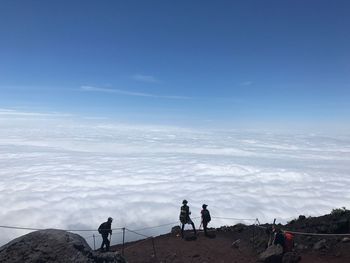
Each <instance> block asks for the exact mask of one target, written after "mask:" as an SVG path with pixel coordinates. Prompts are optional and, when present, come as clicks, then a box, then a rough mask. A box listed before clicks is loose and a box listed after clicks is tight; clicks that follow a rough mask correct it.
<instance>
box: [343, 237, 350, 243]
mask: <svg viewBox="0 0 350 263" xmlns="http://www.w3.org/2000/svg"><path fill="white" fill-rule="evenodd" d="M341 242H343V243H349V242H350V237H344V238H343V239H342V240H341Z"/></svg>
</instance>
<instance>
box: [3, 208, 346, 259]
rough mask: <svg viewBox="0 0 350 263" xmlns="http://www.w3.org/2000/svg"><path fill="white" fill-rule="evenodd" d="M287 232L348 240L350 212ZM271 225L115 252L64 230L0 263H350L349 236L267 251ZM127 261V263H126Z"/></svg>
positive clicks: (20, 242) (7, 250)
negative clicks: (285, 250)
mask: <svg viewBox="0 0 350 263" xmlns="http://www.w3.org/2000/svg"><path fill="white" fill-rule="evenodd" d="M277 226H278V227H280V228H281V229H283V230H287V231H288V230H289V231H298V232H305V233H318V234H349V233H350V211H348V210H345V209H337V210H333V212H332V213H331V214H329V215H325V216H321V217H309V218H306V217H304V216H299V217H298V218H297V219H295V220H292V221H291V222H290V223H288V224H287V225H277ZM270 228H271V225H268V224H264V225H260V226H253V225H251V226H245V225H242V224H238V225H235V226H224V227H220V228H217V229H210V233H211V237H210V238H208V237H205V236H204V235H203V232H199V233H198V235H197V236H196V237H195V238H194V236H193V234H192V232H191V231H188V232H186V236H185V238H184V239H182V238H181V237H180V235H179V227H175V228H173V229H172V232H171V233H169V234H166V235H161V236H158V237H155V238H153V239H144V240H139V241H137V242H130V243H127V244H125V246H124V257H122V256H121V255H120V253H122V251H123V248H122V246H121V245H117V246H113V247H112V248H111V250H112V252H108V253H101V252H99V251H92V250H91V248H90V247H89V246H88V244H87V243H86V241H85V240H84V239H83V238H82V237H81V236H79V235H77V234H72V233H69V232H66V231H63V230H43V231H35V232H32V233H29V234H27V235H24V236H22V237H19V238H17V239H15V240H13V241H11V242H9V243H8V244H6V245H4V246H2V247H0V262H4V263H14V262H33V263H34V262H35V263H44V262H65V263H68V262H88V263H92V262H100V263H104V262H106V263H107V262H111V263H112V262H115V263H121V262H126V260H127V262H131V263H133V262H136V263H137V262H145V263H151V262H152V263H153V262H158V263H160V262H162V263H169V262H174V263H175V262H178V263H180V262H183V263H186V262H202V263H204V262H207V263H209V262H214V263H221V262H230V263H234V262H237V263H239V262H244V263H249V262H270V263H274V262H276V263H281V262H282V263H293V262H305V263H312V262H317V263H326V262H335V263H346V262H350V235H348V236H346V235H344V236H328V235H324V236H322V235H320V236H314V235H299V234H295V238H294V241H295V246H294V249H293V252H290V253H284V254H283V251H282V249H281V248H280V247H277V246H272V247H269V248H268V249H266V246H267V242H268V238H269V235H268V232H269V231H268V230H269V229H270ZM124 258H126V260H125V259H124Z"/></svg>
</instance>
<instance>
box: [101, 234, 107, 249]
mask: <svg viewBox="0 0 350 263" xmlns="http://www.w3.org/2000/svg"><path fill="white" fill-rule="evenodd" d="M107 244H108V236H106V235H102V245H101V250H102V249H103V246H104V245H106V248H107Z"/></svg>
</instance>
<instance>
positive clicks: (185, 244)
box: [112, 225, 350, 263]
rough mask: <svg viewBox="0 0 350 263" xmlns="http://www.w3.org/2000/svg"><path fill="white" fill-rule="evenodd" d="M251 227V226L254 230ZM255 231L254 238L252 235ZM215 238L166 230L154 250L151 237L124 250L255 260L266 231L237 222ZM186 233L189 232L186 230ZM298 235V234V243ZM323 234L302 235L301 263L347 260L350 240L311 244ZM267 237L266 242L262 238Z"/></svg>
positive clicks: (148, 256)
mask: <svg viewBox="0 0 350 263" xmlns="http://www.w3.org/2000/svg"><path fill="white" fill-rule="evenodd" d="M253 229H254V230H253ZM253 231H254V237H255V238H254V240H255V242H252V238H253ZM211 233H212V234H214V235H215V238H207V237H205V236H204V235H203V233H202V232H201V233H199V234H198V237H197V239H196V240H193V241H186V240H185V239H182V238H181V237H179V236H177V235H175V234H170V233H169V234H166V235H161V236H158V237H155V238H154V247H155V252H156V253H154V250H153V245H152V240H151V239H144V240H140V241H136V242H130V243H127V244H125V247H124V254H125V257H126V259H127V260H128V262H130V263H139V262H145V263H153V262H158V263H160V262H162V263H187V262H193V263H195V262H201V263H204V262H207V263H209V262H214V263H225V262H230V263H240V262H242V263H250V262H256V261H257V259H258V252H261V251H263V250H264V246H265V244H266V243H267V235H266V234H265V231H261V230H260V231H259V229H257V228H254V227H253V226H242V225H236V226H233V227H222V228H219V229H212V230H211ZM186 235H187V236H188V237H190V236H192V232H191V231H188V232H186ZM238 239H239V240H240V243H239V247H238V248H235V247H232V246H231V245H232V243H233V242H234V241H236V240H238ZM300 239H303V238H302V237H301V238H298V242H299V243H303V242H301V241H300ZM320 239H322V238H312V239H310V238H304V241H305V242H304V244H305V245H309V246H308V248H307V249H304V250H297V249H296V248H295V251H296V252H297V253H298V254H299V255H300V256H301V261H300V262H301V263H314V262H315V263H329V262H332V263H347V262H349V263H350V243H342V242H341V241H340V238H338V241H337V242H336V243H334V241H332V240H327V242H329V243H328V244H330V247H328V248H327V249H321V250H317V251H316V250H313V249H312V246H311V244H314V243H315V242H317V241H318V240H320ZM265 241H266V242H265ZM112 250H118V251H121V250H122V247H121V245H117V246H113V247H112Z"/></svg>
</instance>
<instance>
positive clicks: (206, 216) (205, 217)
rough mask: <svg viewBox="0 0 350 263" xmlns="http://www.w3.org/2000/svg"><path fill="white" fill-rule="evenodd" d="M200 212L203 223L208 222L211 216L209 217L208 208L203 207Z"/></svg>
mask: <svg viewBox="0 0 350 263" xmlns="http://www.w3.org/2000/svg"><path fill="white" fill-rule="evenodd" d="M201 214H202V222H203V223H208V222H210V220H211V217H210V213H209V210H207V209H203V210H202V211H201Z"/></svg>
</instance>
